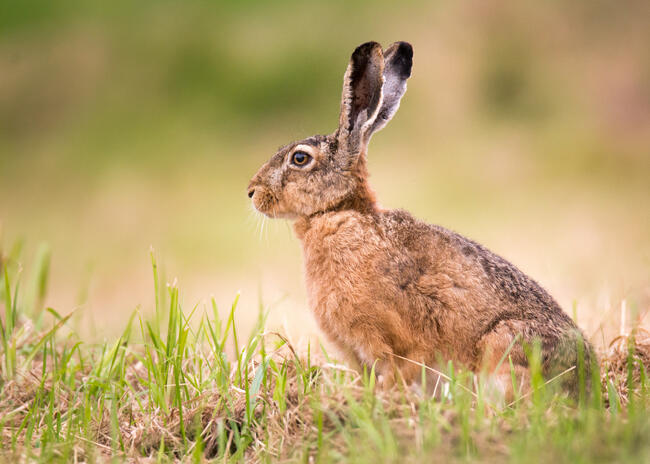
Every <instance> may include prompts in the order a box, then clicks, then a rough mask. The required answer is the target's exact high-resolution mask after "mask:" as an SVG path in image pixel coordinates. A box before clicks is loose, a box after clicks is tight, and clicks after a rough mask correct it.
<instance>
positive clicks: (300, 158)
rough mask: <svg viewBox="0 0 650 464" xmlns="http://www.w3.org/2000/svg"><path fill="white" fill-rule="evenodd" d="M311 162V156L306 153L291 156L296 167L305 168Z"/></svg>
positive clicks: (298, 152) (296, 153)
mask: <svg viewBox="0 0 650 464" xmlns="http://www.w3.org/2000/svg"><path fill="white" fill-rule="evenodd" d="M309 160H311V156H309V155H308V154H307V153H305V152H304V151H297V152H295V153H294V154H293V155H292V156H291V163H293V164H295V165H296V166H304V165H306V164H307V163H309Z"/></svg>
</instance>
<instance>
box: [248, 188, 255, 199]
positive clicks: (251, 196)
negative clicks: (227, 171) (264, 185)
mask: <svg viewBox="0 0 650 464" xmlns="http://www.w3.org/2000/svg"><path fill="white" fill-rule="evenodd" d="M253 195H255V189H254V188H252V189H250V190H249V191H248V198H253Z"/></svg>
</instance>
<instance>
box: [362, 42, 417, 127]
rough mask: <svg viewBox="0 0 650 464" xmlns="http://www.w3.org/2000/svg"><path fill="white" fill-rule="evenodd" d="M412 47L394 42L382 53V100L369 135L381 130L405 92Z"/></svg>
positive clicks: (409, 73) (393, 113) (392, 114)
mask: <svg viewBox="0 0 650 464" xmlns="http://www.w3.org/2000/svg"><path fill="white" fill-rule="evenodd" d="M412 65H413V47H411V44H409V43H407V42H395V43H394V44H393V45H391V46H390V47H388V49H386V51H385V52H384V87H383V89H382V93H383V100H382V104H381V108H380V109H379V114H378V115H377V117H376V118H375V120H374V122H373V123H372V127H371V129H370V135H371V134H372V133H373V132H376V131H378V130H380V129H381V128H383V127H384V126H385V125H386V124H388V121H390V120H391V119H392V117H393V116H394V115H395V113H396V112H397V109H398V108H399V103H400V100H401V99H402V96H403V95H404V92H406V80H407V79H408V78H409V77H411V67H412Z"/></svg>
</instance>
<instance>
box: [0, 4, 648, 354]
mask: <svg viewBox="0 0 650 464" xmlns="http://www.w3.org/2000/svg"><path fill="white" fill-rule="evenodd" d="M648 13H649V10H648V6H647V2H645V1H634V0H632V1H626V2H624V3H621V2H610V1H601V0H573V1H553V2H539V1H534V0H523V1H516V2H513V1H507V0H487V1H486V0H481V1H470V2H417V1H405V2H399V3H398V2H384V1H377V0H375V1H372V2H347V1H333V2H323V3H317V2H311V1H307V2H304V1H300V2H298V1H288V0H287V1H281V2H263V1H253V0H247V1H231V2H223V1H221V2H217V1H185V2H180V1H164V0H157V1H152V0H142V1H138V2H131V1H125V0H117V1H110V2H109V1H104V2H99V1H85V0H79V1H74V0H72V1H71V0H58V1H56V2H52V1H49V0H23V1H12V0H9V1H3V2H1V3H0V222H1V227H2V246H3V250H5V254H7V253H10V252H11V249H12V248H15V247H17V246H20V244H21V243H22V244H24V246H23V249H24V250H23V253H22V255H21V258H20V259H21V262H22V263H23V268H24V271H23V279H24V281H25V282H26V283H27V285H29V282H30V281H31V280H30V279H33V278H34V276H33V275H32V273H33V269H34V265H33V264H32V263H33V262H34V261H35V260H38V259H39V255H41V256H42V253H44V252H46V251H44V250H48V249H49V250H50V252H51V264H52V271H51V274H50V278H49V282H48V293H47V297H46V304H47V305H49V306H52V307H54V308H55V309H56V310H57V311H59V312H60V313H67V312H69V311H71V310H72V309H74V308H80V311H79V314H81V316H79V317H78V319H77V323H78V324H79V326H80V330H82V331H83V332H84V333H85V334H86V336H87V337H89V338H93V337H98V338H101V337H109V336H111V335H113V334H117V333H118V332H119V331H120V330H121V329H122V328H123V327H124V325H125V323H126V320H127V318H128V316H129V314H130V313H131V312H132V311H133V310H134V308H136V307H138V306H139V307H140V308H141V311H142V312H145V313H146V312H148V311H151V308H152V306H153V300H154V292H153V283H152V277H151V264H150V258H149V249H150V247H151V246H153V248H154V249H155V254H156V256H157V257H158V260H159V263H160V265H161V269H162V271H163V273H164V276H165V279H166V280H168V281H172V280H173V279H174V278H177V279H178V283H179V287H180V288H181V294H182V298H183V301H184V307H185V308H186V310H187V311H189V310H191V309H192V307H194V305H196V304H199V305H201V304H202V302H204V301H206V299H207V298H209V297H210V296H211V295H214V298H215V300H216V301H217V303H218V304H219V306H220V308H222V310H224V311H225V310H227V309H228V308H229V305H230V303H231V302H232V300H233V299H234V297H235V295H236V293H237V291H241V301H240V308H239V312H238V318H239V320H240V323H241V324H243V325H246V324H249V323H251V321H252V320H254V319H255V318H256V317H257V311H258V303H259V302H260V301H262V302H263V304H264V305H265V306H266V307H267V308H269V310H270V315H269V325H270V326H271V327H276V328H282V329H283V330H286V331H288V332H289V335H290V336H291V337H293V338H294V339H303V338H304V337H306V336H308V335H313V334H316V333H317V329H316V326H315V324H314V322H313V319H312V317H311V315H310V313H309V310H308V308H307V304H306V298H305V291H304V284H303V279H302V265H301V257H300V249H299V243H298V242H297V240H296V239H295V238H294V237H293V233H292V231H291V227H290V224H288V223H287V222H285V221H279V220H276V221H269V220H267V221H262V220H261V218H260V217H259V216H258V215H257V214H255V213H254V212H253V211H252V210H251V207H250V204H249V200H248V198H247V197H246V186H247V183H248V180H249V178H250V177H251V176H252V175H253V174H254V173H255V171H256V170H257V168H258V167H259V165H261V164H262V163H263V162H265V161H266V160H267V159H268V158H269V157H270V156H271V155H272V154H273V153H274V152H275V149H276V147H278V146H280V145H283V144H285V143H287V142H289V141H291V140H294V139H300V138H303V137H305V136H309V135H312V134H314V133H329V132H331V131H332V130H334V129H335V127H336V122H337V120H338V110H339V98H340V90H341V89H340V86H341V81H342V76H343V72H344V69H345V66H346V64H347V61H348V58H349V55H350V53H351V52H352V50H353V49H354V47H355V46H356V45H358V44H360V43H362V42H365V41H368V40H376V41H380V42H382V43H383V44H385V45H388V44H390V43H391V42H393V41H395V40H407V41H410V42H411V43H412V44H413V45H414V49H415V58H414V60H415V61H414V69H413V77H412V78H411V80H410V81H409V88H408V92H407V94H406V96H405V98H404V99H403V101H402V107H401V109H400V111H399V112H398V114H397V116H396V117H395V119H394V120H393V121H392V123H391V124H390V125H389V126H388V127H387V128H386V129H384V130H383V131H382V132H380V133H378V134H376V135H375V137H374V138H373V141H372V143H371V147H370V155H369V164H370V170H371V173H372V183H373V185H374V187H375V189H376V190H377V192H378V194H379V197H380V199H381V202H382V204H383V205H384V206H387V207H402V208H406V209H408V210H410V211H411V212H413V213H414V214H416V215H417V216H419V217H420V218H422V219H425V220H427V221H429V222H434V223H438V224H441V225H444V226H446V227H449V228H451V229H454V230H457V231H458V232H460V233H462V234H464V235H467V236H469V237H471V238H473V239H475V240H477V241H479V242H481V243H483V244H485V245H486V246H488V247H489V248H491V249H492V250H493V251H495V252H497V253H498V254H501V255H503V256H504V257H506V258H507V259H509V260H511V261H512V262H514V263H515V264H516V265H518V266H519V267H520V268H522V269H523V270H524V271H525V272H527V273H529V274H531V275H532V276H533V277H534V278H535V279H537V280H538V281H539V282H540V283H541V284H542V285H543V286H545V287H546V288H547V289H549V290H550V292H551V293H552V294H553V295H554V296H555V297H556V298H557V299H558V300H559V301H560V303H561V304H562V306H563V307H564V308H565V310H566V311H567V312H568V313H569V314H572V315H576V316H577V318H578V321H579V323H580V325H582V326H583V327H584V328H585V329H586V331H587V334H588V335H589V336H591V337H592V339H593V340H594V341H595V342H596V343H599V342H600V341H601V340H603V339H605V338H609V337H610V336H611V335H612V334H615V333H616V332H617V331H618V330H619V314H620V310H619V308H620V306H621V302H622V301H623V300H624V301H625V302H626V305H627V308H628V314H632V316H631V317H632V318H633V317H635V315H637V314H638V315H641V316H642V315H643V313H644V311H645V310H647V309H648V307H649V306H650V45H649V44H650V20H649V18H650V16H649V14H648ZM601 328H602V330H601Z"/></svg>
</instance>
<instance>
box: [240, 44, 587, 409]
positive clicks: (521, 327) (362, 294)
mask: <svg viewBox="0 0 650 464" xmlns="http://www.w3.org/2000/svg"><path fill="white" fill-rule="evenodd" d="M412 61H413V49H412V47H411V45H410V44H408V43H406V42H396V43H394V44H392V45H391V46H390V47H388V48H387V49H386V50H382V47H381V46H380V45H379V44H378V43H376V42H368V43H364V44H362V45H360V46H359V47H357V48H356V49H355V50H354V53H352V57H351V59H350V62H349V65H348V67H347V70H346V72H345V76H344V79H343V95H342V100H341V113H340V117H339V126H338V129H337V130H336V131H335V132H334V133H333V134H330V135H316V136H313V137H309V138H306V139H304V140H301V141H299V142H293V143H290V144H288V145H286V146H284V147H282V148H280V149H279V150H278V152H277V153H276V154H275V155H273V156H272V157H271V159H270V160H269V161H268V162H267V163H266V164H264V165H263V166H262V167H261V168H260V170H259V171H258V172H257V174H255V176H254V177H253V179H252V180H251V181H250V184H249V186H248V196H249V198H251V199H252V202H253V205H254V207H255V208H256V209H257V210H258V211H260V212H261V213H263V214H265V215H267V216H269V217H273V218H286V219H292V220H294V221H295V222H294V231H295V234H296V235H297V237H298V238H299V240H300V241H301V243H302V248H303V254H304V267H305V277H306V284H307V292H308V300H309V305H310V307H311V309H312V310H313V312H314V314H315V317H316V320H317V322H318V324H319V326H320V328H321V329H322V331H323V332H324V333H325V334H326V335H327V337H328V338H329V339H330V341H331V342H333V343H334V344H335V345H336V347H338V349H339V350H340V351H341V353H343V355H344V356H345V357H346V358H347V360H348V361H350V362H352V363H353V364H356V365H357V367H359V366H362V365H366V366H372V365H375V369H376V372H377V374H378V375H379V376H380V379H381V380H382V381H383V383H384V385H386V386H389V385H391V384H392V383H393V382H394V381H395V380H397V379H400V380H401V381H404V382H406V383H407V384H412V383H417V381H418V380H419V379H420V378H421V369H422V367H421V365H419V364H418V363H424V364H426V365H428V366H434V365H439V363H440V362H447V361H449V360H451V361H453V362H454V363H459V364H461V365H464V366H466V367H467V368H469V369H471V370H473V371H475V372H487V373H489V374H490V375H491V377H490V378H491V379H494V380H495V383H494V385H497V386H498V387H499V390H500V392H501V393H502V394H503V395H504V396H505V397H512V394H513V388H515V386H514V385H513V382H512V380H511V366H510V364H511V363H512V365H513V366H514V370H515V374H516V378H517V379H518V381H519V382H520V383H521V384H522V385H523V384H527V383H526V378H527V376H528V375H529V372H528V370H529V367H528V366H529V357H528V355H529V353H528V351H527V347H530V346H533V345H534V344H536V343H537V344H538V346H540V347H541V366H542V373H543V374H544V375H545V376H546V377H547V378H550V377H552V376H554V375H557V374H558V373H564V375H562V380H563V385H564V386H565V388H566V389H567V390H568V392H569V393H573V394H577V392H578V389H579V383H580V382H579V381H578V380H579V374H578V371H579V370H580V369H576V368H573V369H571V368H572V367H574V366H576V367H577V366H578V364H580V363H581V361H584V363H585V365H586V366H589V365H590V364H589V363H590V362H592V361H593V360H594V359H595V358H594V354H593V349H592V347H591V345H590V344H589V343H588V342H587V341H585V340H584V338H583V336H582V333H581V332H580V329H578V327H577V326H576V325H575V323H574V322H573V321H572V320H571V319H570V318H569V317H568V316H567V315H566V314H565V313H564V312H563V311H562V309H561V308H560V307H559V305H558V304H557V303H556V302H555V300H554V299H553V298H552V297H551V296H550V295H549V294H548V293H547V292H546V291H545V290H544V289H543V288H542V287H540V286H539V285H538V284H537V283H536V282H535V281H534V280H532V279H531V278H529V277H527V276H526V275H524V274H523V273H522V272H521V271H519V270H518V269H517V268H516V267H515V266H514V265H512V264H510V263H509V262H508V261H506V260H505V259H503V258H501V257H499V256H497V255H495V254H494V253H492V252H490V251H489V250H487V249H485V248H484V247H483V246H481V245H479V244H478V243H475V242H473V241H472V240H469V239H467V238H465V237H463V236H461V235H459V234H457V233H455V232H452V231H450V230H447V229H445V228H443V227H440V226H435V225H429V224H426V223H424V222H421V221H419V220H417V219H415V218H414V217H413V216H411V215H410V214H409V213H408V212H406V211H402V210H388V209H383V208H382V207H380V206H379V205H378V203H377V200H376V197H375V193H374V192H373V191H372V189H371V188H370V186H369V184H368V172H367V168H366V155H367V147H368V142H369V140H370V137H371V136H372V134H373V133H375V132H377V131H378V130H380V129H381V128H383V127H384V126H385V125H386V123H388V121H389V120H390V119H391V118H392V117H393V115H394V114H395V112H396V111H397V109H398V107H399V105H400V100H401V98H402V96H403V95H404V92H405V91H406V81H407V79H408V78H409V77H410V75H411V66H412ZM503 359H505V362H503ZM414 361H415V362H414ZM583 367H584V366H583ZM567 370H568V372H565V371H567ZM582 372H584V371H582ZM586 377H589V376H586ZM585 383H586V384H587V387H586V388H589V386H588V384H589V378H586V379H585ZM517 388H519V387H517Z"/></svg>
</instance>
